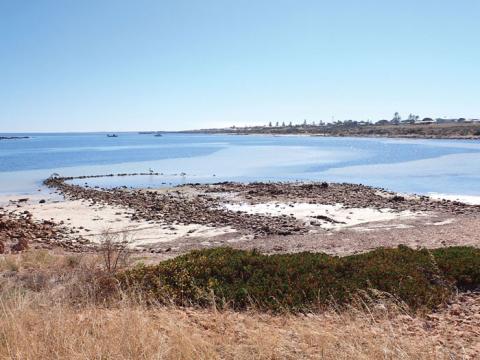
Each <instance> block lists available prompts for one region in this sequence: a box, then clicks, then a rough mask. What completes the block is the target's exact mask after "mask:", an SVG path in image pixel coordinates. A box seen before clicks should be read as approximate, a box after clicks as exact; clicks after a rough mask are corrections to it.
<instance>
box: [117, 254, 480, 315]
mask: <svg viewBox="0 0 480 360" xmlns="http://www.w3.org/2000/svg"><path fill="white" fill-rule="evenodd" d="M479 261H480V254H479V250H478V249H473V248H468V247H457V248H446V249H439V250H434V251H428V250H413V249H410V248H408V247H405V246H401V247H398V248H396V249H383V248H381V249H377V250H374V251H372V252H369V253H365V254H359V255H353V256H347V257H336V256H328V255H325V254H319V253H308V252H304V253H297V254H282V255H270V256H267V255H262V254H260V253H258V252H256V251H242V250H234V249H231V248H216V249H209V250H200V251H193V252H191V253H189V254H187V255H184V256H180V257H177V258H175V259H171V260H168V261H164V262H161V263H160V264H158V265H155V266H139V267H137V268H134V269H131V270H129V271H126V272H124V273H121V274H119V275H118V279H119V281H120V283H121V285H122V287H123V288H124V289H136V290H138V291H140V292H141V293H142V295H143V296H144V297H146V298H147V299H149V300H150V301H155V302H159V303H174V304H177V305H200V306H207V305H211V304H212V302H213V301H215V303H216V304H217V305H220V306H225V305H228V306H231V307H233V308H235V309H245V308H248V307H250V306H255V307H256V308H260V309H263V310H272V311H282V310H288V311H294V312H296V311H310V310H315V309H318V308H319V307H322V306H326V305H329V304H331V303H332V302H334V303H335V304H337V305H340V306H341V305H345V304H347V303H349V302H350V301H352V299H353V298H354V297H355V295H357V294H358V293H359V292H362V293H370V294H371V295H372V294H375V293H378V291H380V292H387V293H389V294H391V295H393V296H395V297H396V298H398V299H399V300H402V301H404V302H405V303H407V304H408V305H410V306H411V307H412V308H414V309H418V308H424V307H426V308H432V307H435V306H437V305H439V304H441V303H443V302H444V301H445V300H446V299H448V298H449V297H450V296H451V294H452V290H453V289H454V287H455V286H458V287H459V288H462V289H467V288H468V289H472V288H475V287H478V286H479V284H480V272H479V271H480V270H479V265H480V263H479ZM375 290H378V291H375Z"/></svg>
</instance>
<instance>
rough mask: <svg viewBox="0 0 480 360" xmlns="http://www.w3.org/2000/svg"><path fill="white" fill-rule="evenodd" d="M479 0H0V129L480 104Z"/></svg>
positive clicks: (359, 113) (339, 115)
mask: <svg viewBox="0 0 480 360" xmlns="http://www.w3.org/2000/svg"><path fill="white" fill-rule="evenodd" d="M479 18H480V1H478V0H457V1H453V0H448V1H446V0H415V1H413V0H402V1H385V0H383V1H380V0H378V1H369V0H363V1H359V0H356V1H354V0H350V1H346V0H345V1H342V0H337V1H331V0H330V1H322V0H317V1H302V0H292V1H283V0H268V1H267V0H265V1H262V0H252V1H242V0H235V1H233V0H231V1H229V0H218V1H210V0H201V1H200V0H198V1H193V0H190V1H184V0H171V1H162V0H156V1H154V0H152V1H146V0H131V1H122V0H103V1H102V0H55V1H54V0H51V1H42V0H0V131H4V132H5V131H11V132H15V131H98V130H116V131H121V130H150V129H152V130H153V129H188V128H199V127H208V126H227V125H232V124H236V125H244V124H255V123H259V124H262V123H267V122H269V121H272V122H275V121H280V122H282V121H285V122H289V121H293V122H301V121H302V120H303V119H304V118H307V119H308V120H309V121H312V120H315V121H318V120H324V121H329V120H331V119H332V116H334V117H335V119H358V120H366V119H372V120H373V119H381V118H391V117H392V115H393V113H394V112H395V111H399V112H400V113H401V114H402V115H403V116H404V117H406V116H407V115H408V113H410V112H412V113H415V114H418V115H420V116H421V117H423V116H434V117H437V116H451V117H454V116H463V117H480V26H479Z"/></svg>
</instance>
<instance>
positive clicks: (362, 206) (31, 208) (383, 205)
mask: <svg viewBox="0 0 480 360" xmlns="http://www.w3.org/2000/svg"><path fill="white" fill-rule="evenodd" d="M49 185H50V186H51V187H52V190H53V191H52V192H51V193H49V194H46V193H45V192H44V193H42V194H34V195H33V196H28V197H26V196H22V197H19V196H11V195H9V196H3V197H1V198H0V203H1V204H3V209H2V210H1V211H2V212H3V213H4V214H12V215H15V216H20V217H21V216H28V217H29V218H31V219H32V221H33V222H36V223H40V224H42V223H44V222H51V223H52V224H55V226H56V227H57V228H58V231H59V233H61V234H62V237H61V238H60V239H58V242H57V243H55V242H53V243H52V242H51V241H49V242H48V243H47V244H45V243H42V241H41V239H39V240H38V241H37V243H36V244H35V246H36V247H47V248H51V247H53V246H62V247H64V248H66V249H67V250H71V251H86V250H88V249H90V248H91V247H95V246H96V245H98V244H100V243H101V241H102V239H103V236H104V233H105V232H109V233H115V234H119V237H120V235H121V237H122V238H123V239H124V240H127V241H128V244H129V247H130V248H131V249H133V250H135V251H141V252H147V253H150V254H154V255H155V256H158V257H160V258H164V257H172V256H176V255H178V254H183V253H186V252H188V251H190V250H192V249H201V248H209V247H214V246H232V247H236V248H240V249H259V250H261V251H262V252H265V253H285V252H300V251H314V252H325V253H329V254H335V255H347V254H354V253H358V252H365V251H368V250H371V249H374V248H377V247H395V246H398V245H402V244H403V245H408V246H411V247H414V248H419V247H431V248H433V247H442V246H449V245H473V246H479V245H480V238H479V236H478V235H477V234H479V230H480V220H479V217H478V212H479V211H480V207H479V206H475V205H468V204H465V203H460V202H457V201H448V200H444V199H442V200H439V199H431V198H428V197H425V196H415V195H411V196H405V195H400V194H395V193H391V192H388V191H385V190H383V189H376V188H370V187H366V186H361V185H351V184H327V183H312V184H304V183H272V184H262V183H254V184H237V183H221V184H215V185H185V186H179V187H173V188H166V189H159V190H152V189H149V190H142V189H137V190H126V189H92V188H87V187H81V186H77V185H70V184H68V182H65V181H63V180H61V179H58V180H57V181H54V182H53V183H50V184H49Z"/></svg>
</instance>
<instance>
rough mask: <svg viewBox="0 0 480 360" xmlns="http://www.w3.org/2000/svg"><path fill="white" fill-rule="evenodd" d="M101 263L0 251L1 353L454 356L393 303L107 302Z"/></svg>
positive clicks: (85, 356)
mask: <svg viewBox="0 0 480 360" xmlns="http://www.w3.org/2000/svg"><path fill="white" fill-rule="evenodd" d="M102 267H104V265H103V263H102V257H96V256H73V257H72V256H68V255H63V254H52V253H48V252H35V251H32V252H28V253H25V254H22V255H16V256H13V255H12V256H7V257H4V258H2V259H0V271H1V272H2V274H3V275H4V276H3V278H0V359H38V360H42V359H436V360H438V359H452V358H462V357H461V356H458V357H453V356H452V353H451V352H450V351H449V349H454V350H455V351H456V352H457V355H458V354H460V355H461V352H459V350H458V347H456V345H455V344H452V343H449V342H448V341H445V342H444V344H443V345H442V344H441V343H440V342H439V341H438V339H437V340H434V339H433V338H432V337H431V336H430V333H429V331H428V330H426V329H424V328H423V325H422V321H421V320H420V319H416V318H411V317H409V316H408V315H405V313H404V312H403V310H402V309H401V308H400V307H383V306H379V307H375V308H372V309H371V311H365V310H362V311H360V310H356V309H355V308H352V309H350V310H348V311H344V312H342V313H338V312H335V311H333V310H332V311H330V312H327V313H323V314H314V315H308V316H294V315H269V314H262V313H258V312H244V313H238V312H233V311H223V312H218V311H216V310H215V309H211V310H200V309H180V308H168V307H147V306H144V305H142V303H141V301H138V299H135V300H133V299H131V298H127V297H120V298H117V299H116V300H115V301H113V302H108V303H106V302H104V301H102V300H101V299H100V300H99V299H98V297H96V296H95V295H94V294H95V291H92V288H94V287H95V286H96V285H95V281H96V279H97V277H96V276H93V275H98V274H102V272H101V271H102ZM92 274H93V275H92ZM39 278H41V280H38V279H39ZM32 279H33V280H32ZM35 279H36V280H35ZM92 281H93V284H92V283H91V282H92ZM32 284H33V285H32Z"/></svg>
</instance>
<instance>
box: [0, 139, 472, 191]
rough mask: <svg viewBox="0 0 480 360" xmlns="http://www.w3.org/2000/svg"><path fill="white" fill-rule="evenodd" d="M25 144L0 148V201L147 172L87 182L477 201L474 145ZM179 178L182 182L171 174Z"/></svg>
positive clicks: (70, 141)
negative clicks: (284, 186)
mask: <svg viewBox="0 0 480 360" xmlns="http://www.w3.org/2000/svg"><path fill="white" fill-rule="evenodd" d="M10 135H11V134H10ZM31 136H32V138H30V139H22V140H0V192H1V193H30V192H34V191H37V189H38V188H39V187H41V182H42V180H43V179H44V178H46V177H48V176H49V175H50V174H52V173H59V174H61V175H64V176H77V175H90V174H109V173H121V172H148V171H149V169H152V170H153V171H155V172H162V173H164V174H166V175H164V176H158V177H157V176H142V177H122V178H100V179H93V180H89V181H88V182H89V184H91V185H99V186H119V185H126V186H135V187H139V186H141V187H148V186H151V187H155V186H161V185H168V184H178V183H188V182H217V181H224V180H232V181H256V180H258V181H274V180H282V181H283V180H312V181H313V180H315V181H320V180H325V181H340V182H353V183H363V184H367V185H373V186H380V187H384V188H388V189H391V190H395V191H400V192H407V193H422V194H429V193H441V194H455V195H473V196H480V141H461V140H401V139H398V140H397V139H395V140H394V139H361V138H327V137H293V136H292V137H274V136H230V135H187V134H165V135H164V136H163V137H154V136H153V135H140V134H137V133H120V134H119V137H117V138H109V137H107V136H106V134H31ZM182 172H183V173H186V175H183V176H181V175H174V174H180V173H182ZM83 182H84V181H82V183H83Z"/></svg>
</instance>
